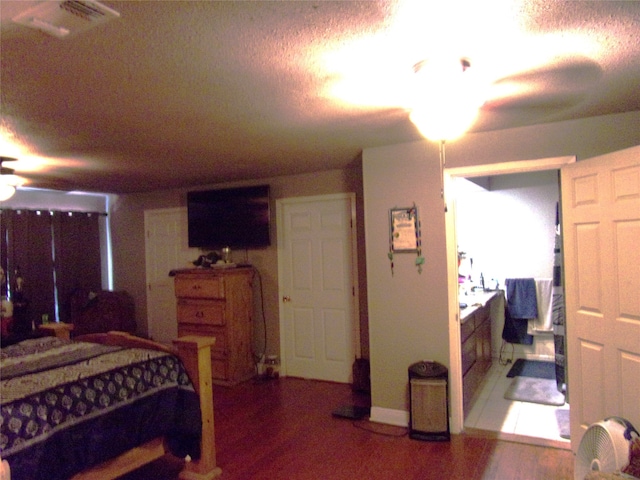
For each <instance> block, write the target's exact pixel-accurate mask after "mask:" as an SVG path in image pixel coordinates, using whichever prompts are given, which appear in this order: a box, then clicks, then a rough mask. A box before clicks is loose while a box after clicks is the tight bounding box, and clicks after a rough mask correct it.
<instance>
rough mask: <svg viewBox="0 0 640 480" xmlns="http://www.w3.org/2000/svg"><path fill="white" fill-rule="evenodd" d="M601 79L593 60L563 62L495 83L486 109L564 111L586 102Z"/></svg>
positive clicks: (508, 77) (599, 69)
mask: <svg viewBox="0 0 640 480" xmlns="http://www.w3.org/2000/svg"><path fill="white" fill-rule="evenodd" d="M601 76H602V69H601V68H600V66H599V65H598V64H597V63H596V62H594V61H593V60H590V59H584V58H581V59H572V60H562V61H559V62H555V63H553V64H550V65H546V66H543V67H540V68H535V69H533V70H529V71H526V72H522V73H517V74H514V75H510V76H507V77H504V78H501V79H499V80H498V81H496V82H494V83H493V85H492V86H491V94H490V99H489V100H488V101H487V102H486V103H485V106H484V108H485V109H489V110H498V109H531V108H535V109H547V110H548V109H555V110H563V109H566V108H570V107H572V106H574V105H576V104H578V103H580V102H581V101H582V100H584V99H585V98H586V96H587V95H588V92H589V89H590V88H591V86H592V85H594V84H595V83H596V82H597V81H598V80H599V79H600V77H601Z"/></svg>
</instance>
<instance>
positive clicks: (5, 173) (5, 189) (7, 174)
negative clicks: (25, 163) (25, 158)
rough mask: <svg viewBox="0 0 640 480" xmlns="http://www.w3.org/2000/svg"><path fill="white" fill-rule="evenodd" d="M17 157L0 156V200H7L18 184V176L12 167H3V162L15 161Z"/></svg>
mask: <svg viewBox="0 0 640 480" xmlns="http://www.w3.org/2000/svg"><path fill="white" fill-rule="evenodd" d="M16 160H17V158H13V157H0V201H5V200H8V199H9V198H11V197H12V196H13V194H14V193H16V187H17V186H19V185H20V183H21V182H20V180H19V178H18V177H17V176H16V175H15V170H14V169H13V168H9V167H5V166H4V165H3V163H4V162H15V161H16Z"/></svg>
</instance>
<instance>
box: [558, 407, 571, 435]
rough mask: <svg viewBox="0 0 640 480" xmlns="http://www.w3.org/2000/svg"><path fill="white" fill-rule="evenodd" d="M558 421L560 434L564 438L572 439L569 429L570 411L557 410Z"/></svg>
mask: <svg viewBox="0 0 640 480" xmlns="http://www.w3.org/2000/svg"><path fill="white" fill-rule="evenodd" d="M556 420H557V422H558V432H560V436H561V437H562V438H570V436H571V435H570V431H571V429H570V427H569V410H565V409H560V408H559V409H558V410H556Z"/></svg>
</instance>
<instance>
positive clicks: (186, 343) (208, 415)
mask: <svg viewBox="0 0 640 480" xmlns="http://www.w3.org/2000/svg"><path fill="white" fill-rule="evenodd" d="M173 343H174V345H175V346H176V348H177V349H178V353H179V356H180V359H181V360H182V363H183V364H184V366H185V368H186V369H187V372H188V373H189V377H190V378H191V382H192V383H193V385H194V387H195V389H196V392H197V393H198V395H199V397H200V410H201V414H202V441H201V453H200V459H199V460H197V461H195V460H194V461H191V462H187V463H186V464H185V468H184V470H183V471H182V472H180V476H179V478H180V479H181V480H209V479H212V478H215V477H217V476H218V475H220V474H221V473H222V470H220V468H218V466H217V465H216V438H215V427H214V423H213V386H212V383H211V347H212V346H213V344H214V343H215V338H213V337H200V336H195V335H189V336H185V337H181V338H179V339H178V340H174V341H173Z"/></svg>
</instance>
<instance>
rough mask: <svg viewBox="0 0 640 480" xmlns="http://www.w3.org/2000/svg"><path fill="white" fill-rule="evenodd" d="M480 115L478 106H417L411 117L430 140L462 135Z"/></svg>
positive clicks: (449, 138)
mask: <svg viewBox="0 0 640 480" xmlns="http://www.w3.org/2000/svg"><path fill="white" fill-rule="evenodd" d="M477 116H478V109H477V108H453V106H452V107H451V108H444V109H435V108H429V107H427V106H425V107H423V108H415V109H413V111H412V112H411V114H410V115H409V118H410V119H411V121H412V122H413V124H414V125H415V126H416V128H417V129H418V131H419V132H420V134H421V135H422V136H423V137H425V138H427V139H428V140H431V141H434V142H439V141H442V140H446V141H450V140H455V139H456V138H459V137H461V136H462V135H464V134H465V132H467V131H468V130H469V128H471V126H472V125H473V123H474V122H475V120H476V118H477Z"/></svg>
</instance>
